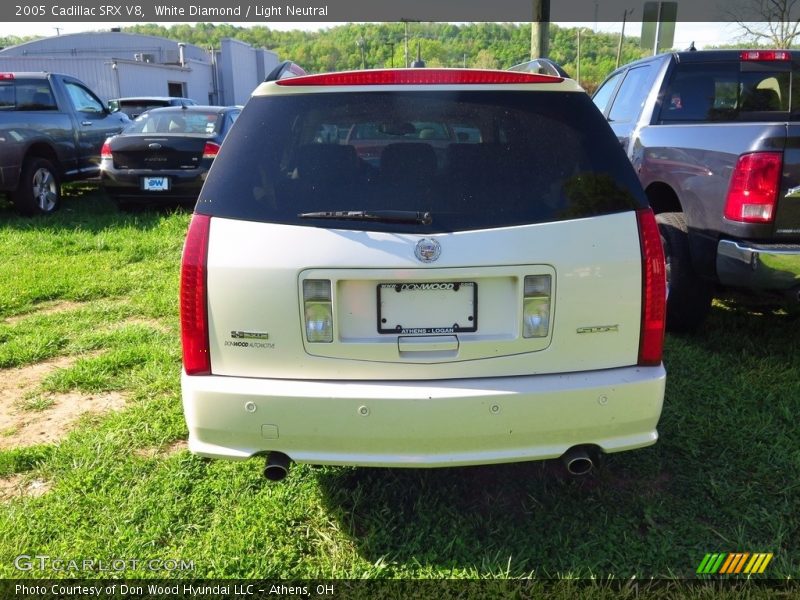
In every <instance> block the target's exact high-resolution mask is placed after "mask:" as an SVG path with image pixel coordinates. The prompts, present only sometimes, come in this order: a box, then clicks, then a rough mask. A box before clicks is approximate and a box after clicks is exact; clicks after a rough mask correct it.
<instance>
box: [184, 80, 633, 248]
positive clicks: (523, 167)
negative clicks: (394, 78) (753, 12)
mask: <svg viewBox="0 0 800 600" xmlns="http://www.w3.org/2000/svg"><path fill="white" fill-rule="evenodd" d="M643 205H645V200H644V196H643V192H642V190H641V187H640V184H639V182H638V180H637V178H636V176H635V174H634V172H633V170H632V168H631V166H630V162H629V161H628V159H627V158H626V156H625V155H624V153H623V152H622V149H621V148H620V146H619V143H618V142H617V141H616V138H615V137H614V135H613V133H612V132H611V130H610V128H609V127H608V124H607V123H606V122H605V120H604V119H603V118H602V116H601V115H600V113H599V112H598V111H597V109H596V108H595V107H594V106H593V105H592V103H591V100H590V98H589V97H588V96H587V95H586V94H583V93H568V92H546V93H528V92H520V91H508V92H495V91H492V92H351V93H330V94H328V93H322V94H321V93H316V94H308V95H291V96H271V97H254V98H252V99H251V100H250V102H249V103H248V105H247V106H246V107H245V109H244V110H243V111H242V114H241V116H240V117H239V119H238V121H237V123H236V126H235V127H234V128H233V130H232V132H231V135H230V136H228V138H227V140H226V142H225V144H224V146H223V148H222V150H221V152H220V154H219V156H218V157H217V158H216V160H215V162H214V165H213V167H212V170H211V172H210V173H209V177H208V179H207V181H206V184H205V186H204V187H203V190H202V192H201V195H200V199H199V201H198V204H197V208H196V210H197V212H199V213H203V214H209V215H214V216H221V217H228V218H234V219H245V220H253V221H265V222H274V223H286V224H293V225H304V226H320V227H329V228H331V227H338V228H347V229H364V230H366V229H369V230H385V231H408V232H424V231H459V230H471V229H483V228H493V227H503V226H512V225H521V224H530V223H542V222H549V221H558V220H565V219H573V218H582V217H588V216H594V215H599V214H607V213H613V212H619V211H625V210H632V209H635V208H637V207H640V206H643ZM348 210H409V211H422V212H430V213H431V215H432V217H433V222H432V223H431V224H430V225H421V224H397V223H393V224H387V223H375V222H369V223H367V222H358V221H348V222H346V223H345V222H337V221H324V222H319V221H314V220H309V219H305V218H301V217H300V216H299V215H300V214H301V213H308V212H317V211H348Z"/></svg>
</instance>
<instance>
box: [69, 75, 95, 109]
mask: <svg viewBox="0 0 800 600" xmlns="http://www.w3.org/2000/svg"><path fill="white" fill-rule="evenodd" d="M65 87H66V89H67V93H69V97H70V100H72V106H73V107H74V108H75V110H76V111H78V112H85V113H102V112H105V109H104V108H103V103H102V102H100V100H98V99H97V97H96V96H95V95H94V94H92V93H91V92H90V91H89V90H87V89H86V88H85V87H83V86H82V85H78V84H77V83H73V82H71V81H67V82H65Z"/></svg>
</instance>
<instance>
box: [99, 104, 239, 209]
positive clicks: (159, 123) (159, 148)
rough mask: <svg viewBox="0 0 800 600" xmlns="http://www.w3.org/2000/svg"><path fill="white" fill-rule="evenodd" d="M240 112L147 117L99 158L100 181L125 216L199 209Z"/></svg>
mask: <svg viewBox="0 0 800 600" xmlns="http://www.w3.org/2000/svg"><path fill="white" fill-rule="evenodd" d="M240 111H241V107H237V106H227V107H225V106H183V107H167V108H154V109H152V110H149V111H147V112H145V113H142V114H141V115H140V116H139V117H138V118H137V119H136V120H135V121H133V122H132V123H131V124H130V125H128V126H127V127H126V128H125V129H124V130H123V131H122V132H121V133H120V134H119V135H115V136H114V137H110V138H108V139H107V140H106V142H105V144H103V149H102V151H101V152H100V174H101V175H100V177H101V180H102V182H103V187H104V189H105V191H106V193H107V194H108V196H109V197H111V198H113V199H114V200H115V201H116V202H117V205H118V206H119V207H120V208H121V209H123V210H129V209H131V208H135V207H137V206H141V205H145V204H163V203H167V202H169V203H180V204H185V205H194V203H195V202H196V200H197V195H198V194H199V192H200V188H201V187H202V186H203V182H204V181H205V178H206V174H207V173H208V169H209V167H210V166H211V163H212V161H213V160H214V157H216V155H217V152H218V151H219V147H220V144H222V140H223V139H224V138H225V136H226V134H227V133H228V131H230V128H231V126H232V125H233V123H234V121H235V120H236V118H237V117H238V116H239V112H240Z"/></svg>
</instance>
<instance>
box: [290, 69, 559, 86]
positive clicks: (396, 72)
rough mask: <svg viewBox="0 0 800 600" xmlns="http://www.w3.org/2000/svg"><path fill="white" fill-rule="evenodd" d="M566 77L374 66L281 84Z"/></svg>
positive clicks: (507, 80) (550, 80) (555, 80)
mask: <svg viewBox="0 0 800 600" xmlns="http://www.w3.org/2000/svg"><path fill="white" fill-rule="evenodd" d="M560 81H564V78H563V77H556V76H554V75H540V74H537V73H519V72H515V71H490V70H485V69H371V70H368V71H343V72H340V73H323V74H321V75H303V76H300V77H291V78H289V79H281V80H280V81H277V82H276V83H277V84H278V85H290V86H294V85H426V84H427V85H452V84H465V85H469V84H503V83H559V82H560Z"/></svg>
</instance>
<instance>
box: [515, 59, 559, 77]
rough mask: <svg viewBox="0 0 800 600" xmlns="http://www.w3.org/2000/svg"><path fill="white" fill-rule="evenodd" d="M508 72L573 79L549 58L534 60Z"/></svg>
mask: <svg viewBox="0 0 800 600" xmlns="http://www.w3.org/2000/svg"><path fill="white" fill-rule="evenodd" d="M508 70H509V71H519V72H521V73H538V74H539V75H555V76H557V77H566V78H567V79H572V77H570V76H569V74H568V73H567V72H566V71H565V70H564V69H562V68H561V65H559V64H558V63H557V62H555V61H553V60H550V59H549V58H534V59H532V60H529V61H528V62H524V63H519V64H518V65H514V66H513V67H509V68H508Z"/></svg>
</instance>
